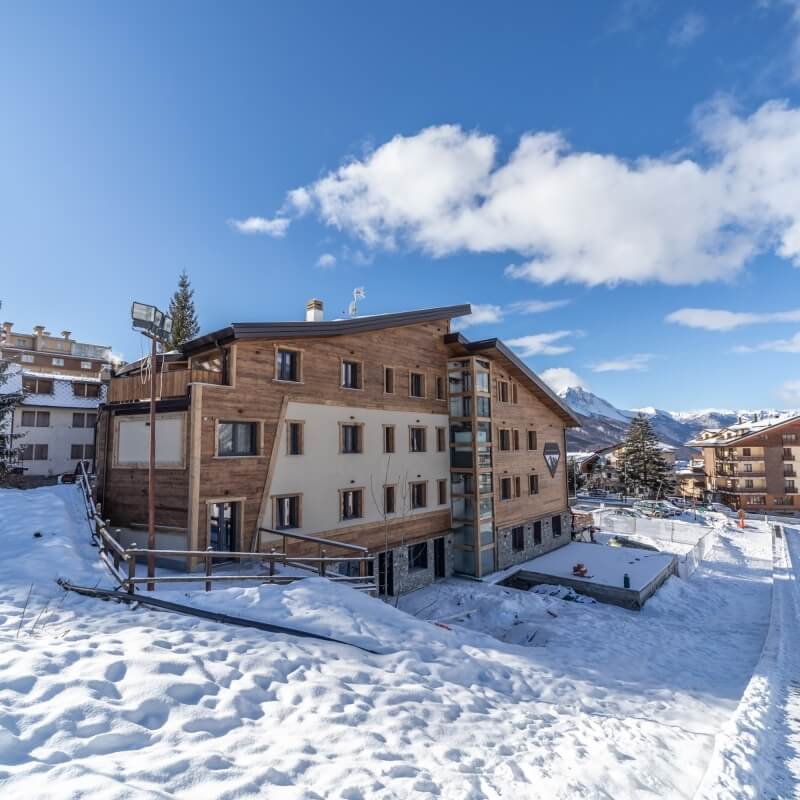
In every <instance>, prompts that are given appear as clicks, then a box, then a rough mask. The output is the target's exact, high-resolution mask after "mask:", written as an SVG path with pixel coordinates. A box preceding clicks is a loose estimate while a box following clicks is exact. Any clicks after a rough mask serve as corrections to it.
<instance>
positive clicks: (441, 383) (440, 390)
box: [434, 375, 447, 400]
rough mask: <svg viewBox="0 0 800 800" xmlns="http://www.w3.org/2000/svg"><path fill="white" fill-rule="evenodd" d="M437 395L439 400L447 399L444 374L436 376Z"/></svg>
mask: <svg viewBox="0 0 800 800" xmlns="http://www.w3.org/2000/svg"><path fill="white" fill-rule="evenodd" d="M434 385H435V397H436V399H437V400H447V385H446V383H445V379H444V376H442V375H435V376H434Z"/></svg>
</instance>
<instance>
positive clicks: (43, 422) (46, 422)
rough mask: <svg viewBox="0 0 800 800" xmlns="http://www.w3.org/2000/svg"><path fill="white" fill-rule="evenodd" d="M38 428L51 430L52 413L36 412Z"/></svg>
mask: <svg viewBox="0 0 800 800" xmlns="http://www.w3.org/2000/svg"><path fill="white" fill-rule="evenodd" d="M36 427H37V428H49V427H50V412H49V411H37V412H36Z"/></svg>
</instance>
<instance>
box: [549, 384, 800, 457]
mask: <svg viewBox="0 0 800 800" xmlns="http://www.w3.org/2000/svg"><path fill="white" fill-rule="evenodd" d="M558 394H559V397H561V399H562V400H564V402H566V404H567V405H568V406H569V407H570V408H571V409H572V411H573V412H574V413H575V414H576V415H577V417H578V419H579V420H580V422H581V427H580V428H572V429H569V430H568V431H567V449H568V450H569V452H576V451H581V452H593V451H595V450H599V449H600V448H602V447H607V446H608V445H612V444H616V443H617V442H620V441H622V440H623V439H624V438H625V434H626V433H627V430H628V425H629V424H630V421H631V420H632V419H633V418H634V417H635V416H636V415H637V414H644V415H645V416H646V417H648V418H649V419H650V422H651V423H652V425H653V429H654V430H655V432H656V435H657V436H658V438H659V440H660V441H662V442H664V443H665V444H670V445H673V446H674V447H675V448H677V451H678V452H677V456H678V458H688V457H690V456H691V455H692V454H693V453H694V451H693V450H692V449H691V448H688V447H686V446H685V443H686V442H687V441H689V439H691V438H692V437H694V436H695V435H696V434H697V433H698V432H699V431H701V430H704V429H705V428H724V427H727V426H728V425H733V424H734V423H736V422H737V421H739V420H740V419H741V420H744V419H765V418H767V417H772V416H778V415H781V416H782V415H784V414H789V413H800V411H794V412H790V411H788V410H781V411H779V410H776V409H757V410H752V409H748V410H738V411H734V410H732V409H721V408H706V409H702V410H699V411H664V410H662V409H659V408H653V407H647V408H634V409H620V408H617V407H616V406H614V405H612V404H611V403H609V402H608V400H604V399H603V398H602V397H598V396H597V395H596V394H592V392H589V391H587V390H586V389H583V388H581V387H579V386H571V387H569V388H568V389H564V390H562V391H560V392H559V393H558Z"/></svg>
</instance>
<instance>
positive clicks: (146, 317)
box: [131, 302, 172, 592]
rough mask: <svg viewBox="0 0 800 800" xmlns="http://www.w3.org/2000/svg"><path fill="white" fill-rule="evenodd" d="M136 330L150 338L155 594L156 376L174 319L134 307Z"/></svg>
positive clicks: (151, 573)
mask: <svg viewBox="0 0 800 800" xmlns="http://www.w3.org/2000/svg"><path fill="white" fill-rule="evenodd" d="M131 322H132V323H133V327H134V329H135V330H138V331H140V332H141V333H142V334H143V335H144V336H146V337H147V338H148V339H150V341H151V343H152V346H151V349H150V457H149V459H148V463H147V551H148V552H147V577H148V578H149V579H150V580H148V582H147V590H148V591H149V592H152V591H155V588H156V584H155V581H154V580H153V578H155V575H156V555H155V549H156V373H157V372H158V368H157V365H156V361H157V358H158V344H159V342H160V343H162V344H166V342H167V340H168V339H169V335H170V333H171V332H172V318H171V317H168V316H167V315H166V314H165V313H164V312H163V311H159V310H158V309H157V308H156V307H155V306H151V305H148V304H147V303H137V302H134V303H132V304H131Z"/></svg>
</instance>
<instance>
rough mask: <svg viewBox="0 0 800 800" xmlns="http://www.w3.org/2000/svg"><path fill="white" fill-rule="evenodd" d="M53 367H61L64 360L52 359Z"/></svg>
mask: <svg viewBox="0 0 800 800" xmlns="http://www.w3.org/2000/svg"><path fill="white" fill-rule="evenodd" d="M53 366H54V367H63V366H64V359H63V358H54V359H53Z"/></svg>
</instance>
